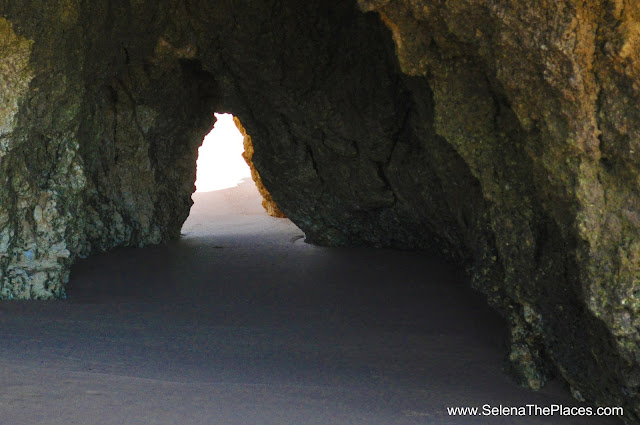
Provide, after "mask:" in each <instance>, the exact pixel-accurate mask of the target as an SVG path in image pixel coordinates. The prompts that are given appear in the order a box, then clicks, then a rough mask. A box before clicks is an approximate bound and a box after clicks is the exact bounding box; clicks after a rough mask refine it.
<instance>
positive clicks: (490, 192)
mask: <svg viewBox="0 0 640 425" xmlns="http://www.w3.org/2000/svg"><path fill="white" fill-rule="evenodd" d="M361 6H362V7H363V8H364V9H365V10H377V11H378V12H379V13H380V15H381V17H382V19H383V20H384V21H385V23H386V24H387V25H388V27H389V28H390V29H391V30H392V32H393V35H394V40H395V43H396V48H397V53H398V57H399V59H400V63H401V65H402V69H403V71H404V72H405V73H407V74H409V75H416V76H424V77H427V78H428V80H429V85H430V87H432V89H433V93H434V103H435V108H434V120H435V123H436V124H435V131H436V132H437V134H438V135H440V136H442V137H444V138H445V139H446V140H447V142H448V143H449V144H450V145H451V146H453V147H454V148H455V150H456V152H458V153H459V154H460V155H461V157H462V158H463V159H464V161H465V162H466V163H467V164H468V165H469V168H470V169H471V172H472V173H473V175H474V176H475V177H476V178H477V179H478V181H479V182H480V185H481V187H482V192H483V196H484V198H485V199H487V201H488V202H489V214H490V221H491V228H492V233H493V234H494V235H495V249H496V251H497V256H496V267H499V268H500V269H501V270H502V274H503V280H502V281H501V282H496V281H484V282H483V281H482V279H479V280H476V282H477V285H478V287H480V288H481V289H482V290H483V291H485V292H488V293H491V292H492V291H493V290H494V288H495V289H496V290H502V291H504V294H503V295H502V296H500V297H499V299H498V300H497V304H498V305H499V306H501V309H502V310H503V311H505V312H507V317H509V319H510V322H511V324H512V347H511V348H512V351H511V355H510V360H511V362H512V365H513V369H514V371H515V372H516V373H518V374H519V375H520V376H521V378H522V380H523V381H524V382H525V383H526V384H528V385H530V386H532V387H538V386H539V385H540V384H541V383H542V382H543V381H544V379H545V377H546V376H547V375H549V374H550V373H552V372H554V371H557V372H559V373H560V374H561V375H562V376H563V377H564V378H565V379H566V380H567V381H568V382H569V383H570V384H571V386H572V389H573V391H574V394H576V396H578V397H581V396H584V397H585V398H587V399H591V400H594V399H595V400H599V401H600V402H602V403H605V404H610V405H613V404H623V403H624V404H626V406H627V408H628V410H631V409H632V410H634V411H635V412H636V414H637V412H638V411H639V409H640V404H639V401H640V400H639V399H638V388H639V385H640V368H639V367H638V360H639V359H640V351H639V348H638V342H639V341H640V339H639V336H640V335H639V334H638V332H639V331H640V314H639V313H640V280H639V278H640V273H639V272H640V269H639V267H638V266H639V264H638V260H639V259H640V257H639V255H640V250H639V248H640V234H639V227H638V225H639V224H640V221H638V217H639V216H638V212H640V197H639V196H638V195H639V194H640V191H639V189H640V188H639V186H638V184H639V180H638V168H637V167H638V163H639V162H638V154H639V153H640V151H639V150H638V148H639V147H640V146H637V145H638V143H639V141H640V139H639V138H638V136H639V135H640V134H639V133H638V130H639V127H638V126H639V125H640V121H639V120H638V118H639V116H638V100H639V98H640V91H639V90H640V87H639V86H638V83H639V82H640V74H639V72H638V71H639V70H640V68H639V66H640V21H639V18H640V6H639V5H638V3H636V2H630V1H611V2H573V1H554V2H547V1H533V2H509V1H459V2H443V1H428V0H425V1H409V0H399V1H367V0H363V1H361ZM623 400H626V401H625V402H623ZM634 415H635V414H634ZM632 416H633V415H632Z"/></svg>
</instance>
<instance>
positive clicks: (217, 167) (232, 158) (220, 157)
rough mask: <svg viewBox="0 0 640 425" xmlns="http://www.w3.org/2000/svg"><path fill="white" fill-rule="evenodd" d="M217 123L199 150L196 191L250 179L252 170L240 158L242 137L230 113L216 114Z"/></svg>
mask: <svg viewBox="0 0 640 425" xmlns="http://www.w3.org/2000/svg"><path fill="white" fill-rule="evenodd" d="M215 117H216V123H215V125H214V127H213V129H212V130H211V132H210V133H209V134H208V135H207V136H206V137H205V138H204V141H203V143H202V146H200V148H199V149H198V160H197V163H196V164H197V166H196V167H197V171H196V182H195V185H196V192H197V193H202V192H212V191H216V190H223V189H228V188H232V187H235V186H237V185H238V184H241V183H243V182H244V181H250V180H251V169H250V168H249V165H247V163H246V161H245V160H244V158H243V157H242V153H243V152H244V146H243V143H242V141H243V135H242V133H240V130H238V128H237V127H236V125H235V123H234V121H233V118H234V117H233V115H231V114H218V113H216V114H215Z"/></svg>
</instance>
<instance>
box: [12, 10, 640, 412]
mask: <svg viewBox="0 0 640 425" xmlns="http://www.w3.org/2000/svg"><path fill="white" fill-rule="evenodd" d="M639 10H640V9H639V8H638V7H637V5H635V3H632V2H625V1H609V2H593V3H585V2H574V1H572V0H562V1H554V2H550V1H546V0H536V1H533V2H512V1H508V0H474V1H470V0H461V1H458V2H446V1H441V0H411V1H410V0H395V1H388V0H371V1H367V0H360V2H359V4H356V2H355V1H353V2H329V1H322V0H314V1H309V2H297V1H293V0H287V1H275V0H271V1H263V2H255V1H251V0H238V1H233V2H230V1H223V0H219V1H207V0H186V1H178V0H160V1H157V0H156V1H150V0H101V1H94V2H86V1H81V0H65V1H64V2H54V1H53V0H29V1H24V0H23V1H17V0H0V12H1V14H0V89H1V90H2V93H3V97H2V98H0V179H1V180H2V185H1V186H0V297H2V298H24V299H34V298H55V297H62V296H64V283H65V282H66V280H67V279H68V269H69V266H70V264H71V263H72V262H73V261H74V259H76V258H78V257H83V256H87V255H91V254H93V253H96V252H100V251H104V250H108V249H112V248H114V247H117V246H144V245H147V244H153V243H159V242H162V241H164V240H168V239H171V238H175V237H178V236H179V232H180V227H181V225H182V223H183V221H184V220H185V219H186V217H187V215H188V212H189V208H190V206H191V199H190V195H191V193H192V192H193V191H194V190H195V188H194V185H193V182H194V179H195V160H196V156H197V148H198V146H199V145H200V143H201V142H202V138H203V136H204V135H205V134H206V133H207V132H208V131H209V130H210V128H211V127H212V125H213V121H214V118H213V116H212V115H213V112H231V113H233V114H234V115H236V116H237V117H238V118H239V119H240V121H241V122H242V124H243V126H244V127H245V128H246V130H247V133H248V134H249V135H251V138H252V141H253V147H254V154H253V157H252V161H253V163H254V165H255V167H256V168H257V169H258V170H259V172H260V176H261V178H262V180H263V182H264V184H265V186H266V187H267V188H268V189H269V192H270V193H271V195H272V197H273V199H274V200H275V202H276V203H277V205H278V206H279V207H280V208H281V210H282V212H283V213H284V214H286V216H287V217H289V218H290V219H291V220H292V221H294V222H295V223H296V224H297V225H298V226H299V227H300V228H301V229H302V230H303V231H304V232H305V235H306V238H307V240H308V241H310V242H313V243H319V244H324V245H356V244H366V245H373V246H384V247H394V248H402V249H423V250H427V251H432V252H438V253H442V254H444V255H446V256H447V257H448V258H450V259H451V260H453V261H457V262H459V263H460V264H464V265H465V266H467V267H468V271H469V274H470V276H471V278H472V283H473V285H474V287H476V288H477V289H479V290H481V291H482V292H483V293H485V294H486V295H487V299H488V301H489V303H490V304H491V305H493V306H494V307H495V308H496V309H498V310H499V311H500V312H501V313H502V314H503V315H504V316H505V317H506V319H507V320H508V322H509V325H510V329H511V335H510V350H509V354H508V356H507V364H508V370H509V371H510V372H511V374H512V375H513V376H514V377H516V379H517V380H518V381H519V382H520V383H521V384H523V385H526V386H529V387H531V388H534V389H536V388H540V387H541V386H542V385H543V384H544V382H545V381H546V380H547V379H549V378H550V377H552V376H554V375H559V376H561V377H562V378H563V379H565V380H566V381H567V382H568V383H569V385H570V386H571V389H572V392H573V394H574V395H575V396H576V397H577V398H584V399H587V400H589V401H592V402H598V403H602V404H608V405H623V406H625V407H626V409H625V411H626V412H627V415H628V419H629V420H635V419H637V414H638V412H640V404H639V403H640V398H639V395H638V388H640V367H638V366H639V365H638V362H639V360H640V350H639V349H638V341H639V339H640V335H638V329H640V319H639V317H640V316H639V315H638V313H639V312H638V309H640V300H639V299H638V297H640V286H639V285H640V284H639V283H638V274H639V273H638V258H639V257H638V256H639V255H640V254H639V253H640V238H639V237H638V236H639V235H638V229H639V228H640V221H639V220H640V219H639V218H638V217H640V215H639V214H640V208H639V206H640V204H639V203H638V193H639V191H638V172H637V163H638V162H637V155H638V152H639V151H638V148H639V147H638V146H636V144H637V143H638V140H640V139H638V125H639V124H640V117H638V112H637V111H638V108H637V104H638V90H640V89H639V88H638V80H639V78H638V59H637V58H638V49H639V48H640V44H639V43H640V31H639V28H640V24H638V20H639V19H640V16H639V13H640V12H639Z"/></svg>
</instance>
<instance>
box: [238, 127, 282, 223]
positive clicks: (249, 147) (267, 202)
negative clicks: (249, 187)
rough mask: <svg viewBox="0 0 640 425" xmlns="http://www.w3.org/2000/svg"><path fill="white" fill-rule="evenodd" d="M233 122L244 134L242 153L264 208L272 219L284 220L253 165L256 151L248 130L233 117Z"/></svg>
mask: <svg viewBox="0 0 640 425" xmlns="http://www.w3.org/2000/svg"><path fill="white" fill-rule="evenodd" d="M233 122H234V123H235V124H236V127H237V128H238V131H239V132H240V133H241V134H242V137H243V139H242V144H243V145H244V152H242V157H243V158H244V160H245V162H246V163H247V165H248V166H249V168H250V169H251V178H252V179H253V181H254V183H255V184H256V187H257V188H258V192H260V195H262V207H263V208H264V210H265V211H266V212H267V214H269V215H270V216H271V217H277V218H284V217H285V215H284V213H283V212H282V211H280V208H278V205H276V202H275V201H274V200H273V197H272V196H271V194H270V193H269V191H268V190H267V188H266V187H264V183H262V178H260V173H259V172H258V170H257V169H256V166H255V165H253V154H254V152H255V151H254V149H253V142H252V141H251V136H249V135H248V134H247V130H246V129H245V128H244V127H243V125H242V123H241V122H240V120H239V119H238V117H233Z"/></svg>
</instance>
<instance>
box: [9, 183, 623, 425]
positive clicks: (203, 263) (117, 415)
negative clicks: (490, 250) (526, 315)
mask: <svg viewBox="0 0 640 425" xmlns="http://www.w3.org/2000/svg"><path fill="white" fill-rule="evenodd" d="M195 200H196V204H195V206H194V208H193V212H192V215H191V217H190V218H189V220H188V221H187V223H186V224H185V227H184V229H183V232H184V236H183V238H182V239H181V240H179V241H176V242H174V243H170V244H167V245H163V246H156V247H149V248H145V249H140V250H134V249H122V250H118V251H116V252H113V253H109V254H105V255H101V256H97V257H94V258H90V259H88V260H84V261H81V262H79V263H78V264H77V265H76V266H75V267H74V270H73V275H72V276H73V277H72V280H71V282H70V285H69V291H68V293H69V299H68V300H65V301H55V302H0V424H1V425H40V424H52V425H54V424H55V425H58V424H65V425H66V424H81V425H91V424H100V425H106V424H114V425H115V424H117V425H133V424H180V425H190V424H206V425H217V424H220V425H227V424H228V425H233V424H255V425H268V424H305V425H306V424H318V425H330V424H335V425H347V424H362V425H377V424H379V425H395V424H420V425H425V424H532V425H533V424H567V425H568V424H576V425H577V424H580V425H585V424H599V425H603V424H616V423H618V421H617V420H614V419H606V418H584V417H583V418H581V417H566V416H565V417H561V416H554V417H532V416H527V417H508V416H501V417H482V416H479V417H466V418H461V417H451V416H448V415H447V413H446V407H453V406H470V407H481V406H482V405H484V404H489V405H492V406H499V405H503V406H524V405H527V404H536V405H538V406H541V407H545V406H550V405H552V404H564V405H573V404H575V402H574V401H573V400H572V399H571V398H570V397H569V395H568V393H567V392H566V390H564V389H563V388H562V386H561V385H559V384H558V383H552V384H550V385H548V386H547V387H546V388H545V389H543V390H542V391H540V392H538V393H534V392H530V391H527V390H525V389H521V388H519V387H517V386H516V385H515V384H513V383H512V382H511V381H510V380H509V379H508V378H507V377H506V376H505V375H504V374H503V373H502V371H501V365H502V359H503V356H504V347H503V336H504V326H503V323H502V322H501V320H500V319H499V318H498V317H497V316H496V315H495V314H494V313H493V312H492V311H490V310H489V309H488V308H487V307H486V306H485V303H484V301H483V299H482V297H481V296H478V295H477V294H474V293H473V292H471V291H470V290H468V289H467V286H466V283H465V282H464V280H463V279H462V278H461V276H460V275H459V274H458V273H457V272H456V271H455V270H453V269H452V268H450V267H449V266H446V265H443V264H442V262H440V261H438V260H436V259H431V258H428V257H426V256H425V255H424V254H422V253H412V252H397V251H390V250H376V249H328V248H320V247H315V246H311V245H308V244H306V243H304V241H303V240H302V239H301V236H302V233H301V232H300V230H299V229H297V228H296V227H295V226H294V225H293V224H291V223H290V222H289V221H288V220H286V219H274V218H271V217H268V216H267V215H266V214H265V213H264V212H263V211H262V208H261V207H260V205H259V197H258V195H257V192H256V191H255V188H254V187H253V186H252V183H250V182H249V183H244V184H242V185H241V186H240V187H237V188H233V189H227V190H224V191H219V192H211V193H198V194H196V195H195Z"/></svg>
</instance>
